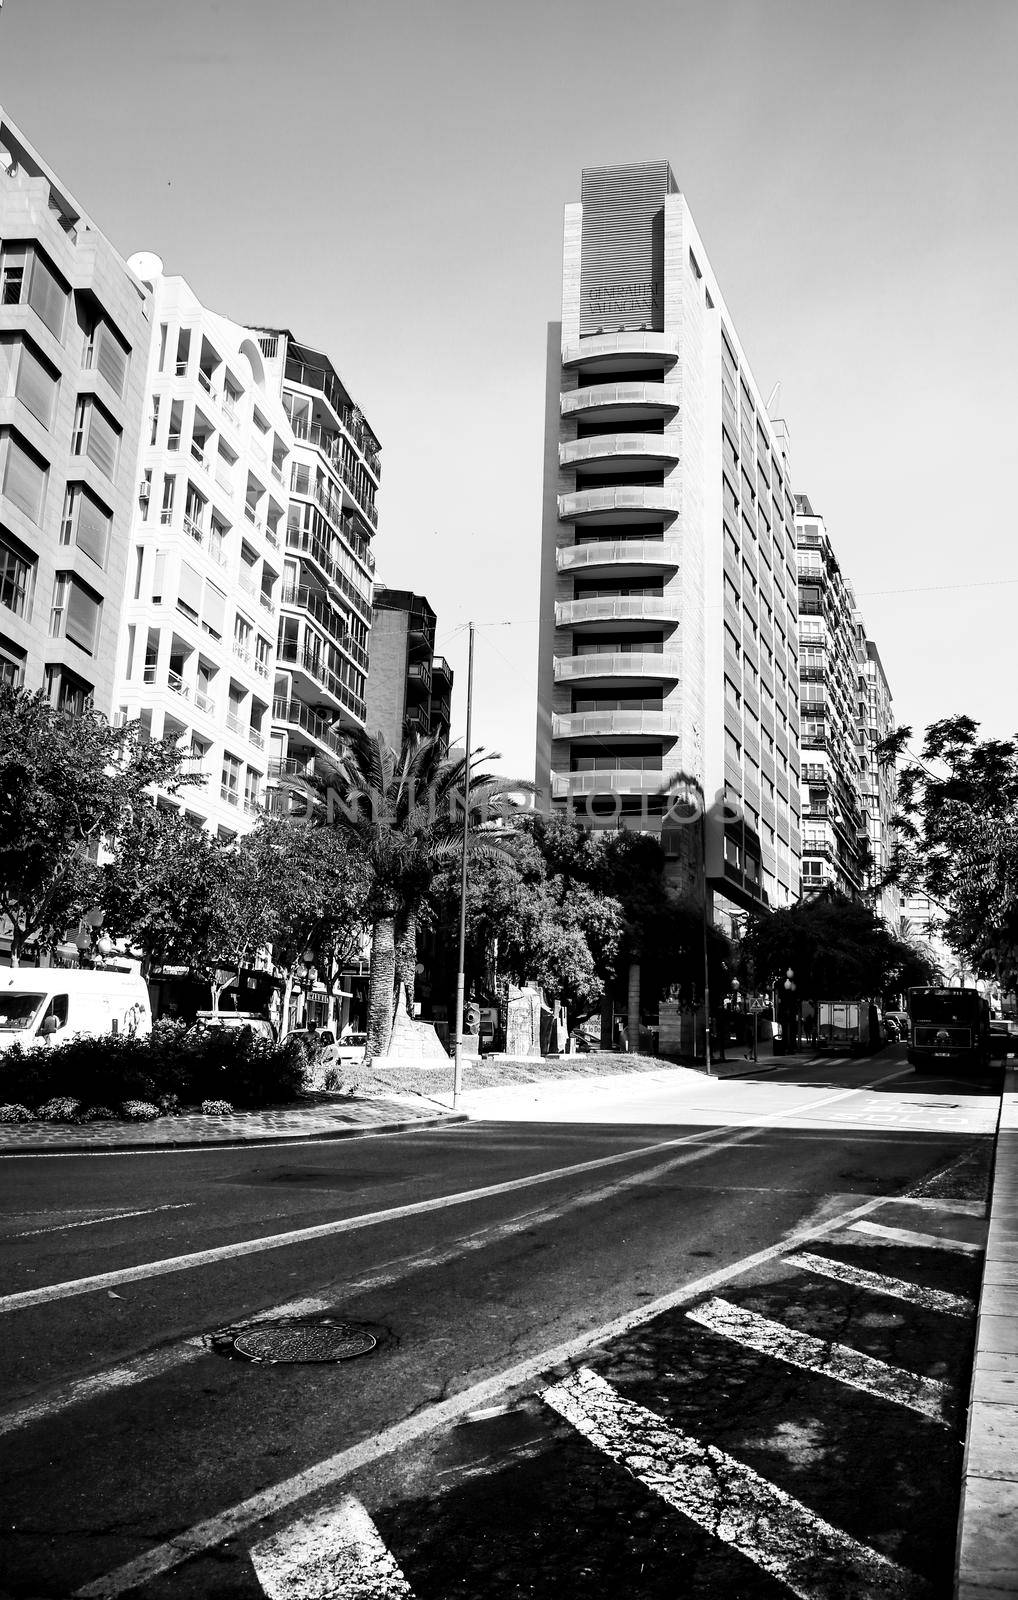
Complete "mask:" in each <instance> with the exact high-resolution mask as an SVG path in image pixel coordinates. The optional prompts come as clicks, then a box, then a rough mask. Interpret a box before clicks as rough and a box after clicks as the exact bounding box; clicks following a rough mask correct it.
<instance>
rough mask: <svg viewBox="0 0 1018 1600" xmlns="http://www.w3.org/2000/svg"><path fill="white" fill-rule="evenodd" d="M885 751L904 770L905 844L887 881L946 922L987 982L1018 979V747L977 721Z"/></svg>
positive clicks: (902, 731)
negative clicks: (983, 731)
mask: <svg viewBox="0 0 1018 1600" xmlns="http://www.w3.org/2000/svg"><path fill="white" fill-rule="evenodd" d="M911 742H912V729H911V728H909V727H902V728H899V729H897V730H896V731H895V732H894V733H893V734H892V735H891V736H890V738H888V739H886V740H885V741H884V742H883V744H882V745H879V746H878V747H877V753H878V758H879V759H880V760H882V761H884V762H885V763H887V762H895V763H897V762H900V763H901V764H900V766H899V768H898V803H899V816H898V817H897V819H896V824H897V831H898V844H897V847H896V849H895V852H894V855H893V857H892V861H891V866H890V870H889V872H888V874H887V880H886V881H888V882H892V883H897V884H898V885H899V886H900V887H901V888H902V890H903V891H904V892H905V893H910V892H915V891H916V890H920V891H922V892H924V893H925V894H928V895H929V896H930V898H931V899H932V900H934V901H935V902H937V903H938V904H940V905H941V906H942V907H943V908H944V910H945V913H946V922H945V926H944V935H945V938H946V940H947V942H948V944H950V945H951V946H952V948H953V949H955V950H957V951H959V952H960V953H961V954H962V955H963V956H964V957H965V959H966V960H967V962H968V963H969V965H971V966H972V967H973V969H974V970H975V971H976V972H977V973H980V974H981V975H983V976H984V977H995V978H996V979H997V980H998V981H1000V982H1003V983H1006V984H1008V985H1009V986H1013V985H1014V984H1015V982H1016V980H1018V742H1016V740H1014V739H980V738H979V723H978V722H975V721H974V720H973V719H972V718H971V717H966V716H956V717H946V718H943V719H942V720H941V721H939V722H933V723H930V725H929V726H928V727H927V729H926V733H925V737H924V739H923V744H922V748H921V750H920V752H919V754H918V755H916V754H913V753H912V752H911V751H910V749H909V746H910V744H911Z"/></svg>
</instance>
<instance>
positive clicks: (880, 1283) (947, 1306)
mask: <svg viewBox="0 0 1018 1600" xmlns="http://www.w3.org/2000/svg"><path fill="white" fill-rule="evenodd" d="M785 1260H786V1261H788V1262H789V1263H790V1264H791V1265H792V1266H793V1267H802V1268H803V1270H804V1271H805V1272H815V1273H816V1274H817V1275H818V1276H820V1277H824V1278H835V1279H837V1280H838V1282H840V1283H849V1284H852V1285H854V1286H855V1287H856V1288H859V1289H871V1290H872V1291H873V1293H874V1294H887V1295H892V1296H893V1297H894V1299H895V1300H907V1301H908V1302H909V1304H910V1305H914V1306H921V1307H922V1308H923V1310H925V1311H946V1312H947V1315H948V1316H949V1317H966V1316H968V1314H969V1313H970V1312H971V1311H974V1310H975V1305H974V1303H973V1301H971V1300H970V1299H969V1298H968V1296H967V1295H964V1294H948V1292H947V1290H946V1289H926V1288H924V1287H923V1285H922V1284H921V1283H907V1282H906V1281H905V1279H904V1278H890V1277H887V1276H885V1274H883V1273H881V1272H867V1271H866V1269H865V1268H864V1267H853V1266H849V1264H848V1263H847V1262H845V1261H833V1260H832V1259H831V1258H830V1256H814V1255H810V1254H809V1252H808V1251H806V1252H804V1253H803V1254H801V1255H793V1256H786V1257H785Z"/></svg>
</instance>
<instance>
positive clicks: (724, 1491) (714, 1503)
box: [542, 1367, 927, 1600]
mask: <svg viewBox="0 0 1018 1600" xmlns="http://www.w3.org/2000/svg"><path fill="white" fill-rule="evenodd" d="M542 1398H543V1400H544V1401H545V1403H546V1404H547V1405H549V1406H551V1408H552V1409H553V1410H554V1411H557V1412H558V1414H559V1416H561V1417H564V1418H565V1420H566V1421H567V1422H569V1423H571V1425H572V1426H573V1427H574V1428H575V1429H576V1430H577V1431H578V1432H579V1433H581V1434H582V1435H583V1437H584V1438H585V1439H588V1440H589V1441H590V1443H591V1444H593V1445H594V1446H595V1447H596V1448H597V1449H598V1450H601V1451H603V1452H604V1454H605V1455H607V1456H609V1457H610V1458H611V1459H612V1460H613V1461H615V1462H617V1463H618V1465H619V1466H621V1467H624V1468H625V1470H626V1471H627V1472H628V1473H630V1474H631V1475H632V1476H633V1477H634V1478H635V1479H636V1480H637V1482H638V1483H641V1484H643V1486H644V1487H645V1488H646V1489H649V1490H651V1491H652V1493H654V1494H656V1495H659V1496H660V1497H661V1499H662V1500H664V1501H665V1502H666V1504H667V1505H669V1506H671V1507H672V1508H673V1509H674V1510H676V1511H679V1512H681V1513H682V1515H683V1516H685V1517H688V1518H689V1520H690V1521H691V1522H694V1523H696V1525H697V1527H700V1528H703V1529H705V1530H706V1532H707V1533H709V1534H711V1535H712V1536H713V1537H714V1538H716V1539H719V1540H721V1541H723V1543H725V1544H727V1545H730V1546H731V1547H732V1548H733V1549H735V1550H737V1551H738V1552H739V1554H740V1555H742V1556H744V1557H745V1558H746V1559H747V1560H749V1561H752V1562H753V1564H754V1565H755V1566H757V1567H760V1568H761V1569H762V1570H763V1571H764V1572H767V1573H769V1574H770V1575H771V1576H772V1577H774V1578H776V1579H778V1581H779V1582H781V1583H783V1584H784V1585H785V1586H786V1588H788V1589H789V1590H790V1591H791V1593H792V1594H794V1595H797V1596H798V1597H799V1600H833V1597H834V1596H836V1595H845V1594H853V1595H858V1596H863V1595H868V1596H871V1597H876V1596H878V1595H879V1596H880V1597H881V1600H892V1597H893V1600H906V1597H917V1596H918V1595H920V1594H922V1593H923V1592H924V1591H925V1589H926V1588H927V1585H926V1583H925V1582H924V1581H923V1579H921V1578H918V1577H916V1575H915V1574H914V1573H911V1572H908V1571H906V1570H905V1569H904V1568H902V1567H898V1566H895V1564H894V1563H893V1562H892V1561H889V1560H888V1559H887V1557H886V1556H882V1555H880V1553H879V1552H878V1551H876V1550H871V1549H870V1548H869V1547H868V1546H867V1545H864V1544H859V1543H858V1542H857V1541H856V1540H855V1539H853V1538H851V1537H850V1536H849V1535H848V1534H847V1533H845V1532H844V1531H843V1530H842V1529H841V1528H836V1527H834V1526H833V1524H831V1523H829V1522H825V1521H824V1519H823V1518H822V1517H820V1516H818V1515H817V1514H816V1512H814V1511H811V1510H810V1509H809V1507H808V1506H804V1505H802V1504H801V1503H800V1502H799V1501H798V1500H793V1498H792V1496H791V1495H789V1494H786V1493H785V1491H784V1490H783V1489H779V1488H778V1486H777V1485H776V1484H773V1483H770V1482H769V1481H768V1480H767V1479H766V1478H762V1477H760V1476H759V1474H758V1473H756V1472H754V1471H753V1469H752V1468H751V1467H747V1466H746V1465H745V1464H744V1463H743V1462H741V1461H737V1460H736V1459H735V1457H734V1456H730V1455H727V1454H726V1453H725V1452H724V1451H723V1450H719V1449H718V1448H717V1446H716V1445H710V1444H702V1443H701V1442H700V1441H699V1440H698V1439H694V1438H692V1437H691V1436H690V1435H689V1434H686V1433H681V1432H680V1431H679V1430H678V1429H677V1428H673V1427H672V1426H671V1425H670V1424H669V1423H667V1422H665V1420H664V1419H663V1418H662V1417H659V1416H658V1415H657V1414H656V1413H655V1412H653V1411H648V1410H647V1409H646V1407H644V1406H640V1405H636V1404H634V1403H633V1402H632V1401H631V1400H626V1399H624V1398H623V1396H622V1395H620V1394H619V1393H618V1391H617V1390H615V1389H613V1388H612V1386H611V1384H609V1383H606V1382H605V1380H604V1379H603V1378H601V1377H599V1376H598V1375H597V1374H596V1373H594V1372H591V1370H590V1368H589V1367H581V1368H580V1369H579V1371H577V1372H574V1373H571V1374H570V1376H569V1377H568V1378H566V1379H565V1380H564V1382H562V1383H559V1384H556V1385H555V1386H554V1387H553V1388H551V1389H546V1390H545V1392H544V1395H543V1396H542Z"/></svg>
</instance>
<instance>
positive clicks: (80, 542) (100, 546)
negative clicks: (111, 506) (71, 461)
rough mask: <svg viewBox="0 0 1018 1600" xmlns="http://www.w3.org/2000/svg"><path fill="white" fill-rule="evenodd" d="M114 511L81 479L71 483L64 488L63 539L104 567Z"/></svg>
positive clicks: (61, 531) (61, 540) (61, 537)
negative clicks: (102, 503)
mask: <svg viewBox="0 0 1018 1600" xmlns="http://www.w3.org/2000/svg"><path fill="white" fill-rule="evenodd" d="M112 525H113V516H112V513H111V512H109V511H107V510H106V508H105V506H103V505H101V504H100V503H99V501H98V500H97V499H96V498H95V496H94V495H92V494H90V493H89V491H88V490H87V489H86V488H85V487H84V485H83V484H80V483H69V484H68V485H67V488H66V490H65V491H64V512H63V519H62V521H61V524H60V543H61V544H71V543H72V542H73V543H74V544H76V545H77V546H78V549H79V550H83V551H84V552H85V554H86V555H87V556H90V557H91V558H92V560H93V561H94V562H95V563H96V566H99V567H105V565H106V552H107V550H108V549H109V542H110V528H111V527H112Z"/></svg>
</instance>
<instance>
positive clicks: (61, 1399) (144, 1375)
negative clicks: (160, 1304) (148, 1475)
mask: <svg viewBox="0 0 1018 1600" xmlns="http://www.w3.org/2000/svg"><path fill="white" fill-rule="evenodd" d="M328 1309H329V1301H327V1300H319V1299H303V1300H288V1301H286V1302H285V1303H284V1304H283V1305H279V1306H269V1307H268V1308H267V1309H266V1310H265V1311H259V1312H258V1313H257V1315H256V1316H253V1317H246V1318H245V1319H244V1321H243V1323H237V1324H235V1326H237V1327H240V1326H244V1327H247V1326H249V1325H250V1324H253V1323H258V1322H264V1321H266V1320H268V1319H270V1318H272V1319H274V1318H276V1317H306V1316H311V1315H312V1314H313V1313H314V1312H316V1311H327V1310H328ZM208 1353H209V1347H208V1344H207V1343H206V1341H205V1339H204V1338H202V1337H201V1336H200V1335H199V1336H196V1337H194V1338H191V1339H183V1340H181V1342H180V1343H179V1344H173V1345H168V1346H167V1347H166V1349H165V1350H153V1351H152V1352H151V1353H150V1354H149V1355H145V1356H137V1357H135V1359H134V1360H133V1361H124V1362H121V1363H120V1365H119V1366H114V1367H105V1368H104V1369H103V1370H102V1372H95V1373H92V1375H91V1376H90V1377H87V1378H76V1379H74V1381H73V1382H72V1383H65V1384H61V1385H60V1386H59V1387H58V1388H55V1389H50V1390H47V1391H46V1392H45V1393H44V1394H43V1395H39V1396H37V1397H36V1398H35V1399H34V1400H32V1401H30V1402H29V1403H28V1404H27V1405H23V1406H14V1407H12V1408H11V1409H10V1410H7V1411H0V1437H2V1436H3V1435H4V1434H5V1433H16V1432H17V1430H18V1429H19V1428H29V1427H31V1426H32V1424H33V1423H36V1422H46V1421H48V1420H49V1419H50V1418H51V1417H55V1416H59V1415H60V1413H61V1412H63V1411H69V1410H70V1409H71V1407H72V1406H81V1405H85V1404H87V1402H88V1401H89V1400H98V1399H100V1398H101V1397H102V1396H103V1395H107V1394H110V1393H112V1392H113V1391H114V1390H116V1389H130V1388H132V1387H133V1386H134V1385H135V1384H137V1383H147V1382H149V1380H150V1379H152V1378H162V1377H165V1376H166V1374H167V1373H168V1372H173V1371H175V1370H176V1368H177V1367H182V1366H187V1365H188V1364H189V1363H190V1362H192V1361H197V1360H198V1357H199V1356H203V1355H208Z"/></svg>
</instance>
